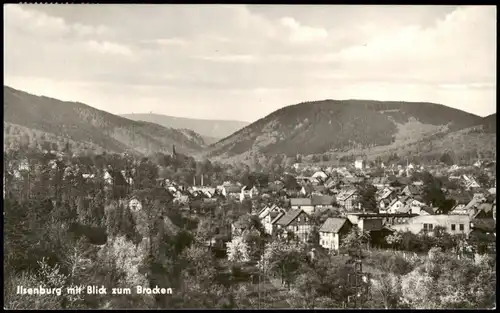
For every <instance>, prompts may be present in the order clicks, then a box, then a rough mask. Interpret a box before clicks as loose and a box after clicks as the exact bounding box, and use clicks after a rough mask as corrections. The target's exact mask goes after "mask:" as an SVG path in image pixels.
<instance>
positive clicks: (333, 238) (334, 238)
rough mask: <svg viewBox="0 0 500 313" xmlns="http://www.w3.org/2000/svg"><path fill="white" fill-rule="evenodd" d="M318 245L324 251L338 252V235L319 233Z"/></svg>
mask: <svg viewBox="0 0 500 313" xmlns="http://www.w3.org/2000/svg"><path fill="white" fill-rule="evenodd" d="M319 244H320V246H322V247H323V248H325V249H328V250H334V251H338V250H339V247H340V236H339V234H338V233H335V234H334V233H329V232H320V233H319Z"/></svg>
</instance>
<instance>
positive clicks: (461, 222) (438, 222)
mask: <svg viewBox="0 0 500 313" xmlns="http://www.w3.org/2000/svg"><path fill="white" fill-rule="evenodd" d="M436 226H441V227H444V228H445V230H446V232H447V233H449V234H465V235H467V236H468V235H469V233H470V217H469V216H468V215H444V214H440V215H420V216H416V217H413V218H411V219H410V220H409V223H408V224H403V225H393V226H392V227H393V228H395V229H397V230H401V231H405V230H408V231H410V232H412V233H414V234H418V233H420V232H421V231H422V230H427V231H429V232H432V230H433V229H434V228H435V227H436Z"/></svg>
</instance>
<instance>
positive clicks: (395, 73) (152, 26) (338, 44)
mask: <svg viewBox="0 0 500 313" xmlns="http://www.w3.org/2000/svg"><path fill="white" fill-rule="evenodd" d="M4 12H5V13H4V49H5V50H4V71H5V72H4V76H5V84H6V85H8V86H11V87H13V88H16V89H21V90H24V91H28V92H30V93H34V94H38V95H45V96H50V97H54V98H58V99H61V100H68V101H79V102H83V103H85V104H88V105H91V106H93V107H96V108H98V109H101V110H105V111H108V112H111V113H114V114H122V113H147V112H153V113H157V114H166V115H173V116H182V117H192V118H206V119H228V120H229V119H231V120H242V121H249V122H252V121H255V120H257V119H259V118H262V117H264V116H266V115H267V114H269V113H271V112H273V111H275V110H277V109H279V108H281V107H284V106H287V105H291V104H296V103H299V102H302V101H313V100H323V99H337V100H342V99H372V100H400V101H428V102H436V103H441V104H444V105H447V106H450V107H455V108H458V109H460V110H464V111H468V112H472V113H474V114H477V115H480V116H486V115H489V114H492V113H495V112H496V37H497V36H496V7H495V6H460V7H456V6H382V5H379V6H367V5H365V6H354V5H351V6H336V5H329V6H326V5H324V6H320V5H310V6H308V5H300V6H298V5H297V6H293V5H288V6H286V5H122V4H120V5H19V4H6V5H4Z"/></svg>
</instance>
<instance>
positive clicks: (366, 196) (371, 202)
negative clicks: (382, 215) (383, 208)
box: [358, 183, 378, 213]
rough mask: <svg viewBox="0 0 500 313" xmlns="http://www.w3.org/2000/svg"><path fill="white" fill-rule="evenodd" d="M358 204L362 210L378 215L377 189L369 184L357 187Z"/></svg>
mask: <svg viewBox="0 0 500 313" xmlns="http://www.w3.org/2000/svg"><path fill="white" fill-rule="evenodd" d="M358 193H359V200H358V201H359V203H360V204H361V207H362V208H363V209H366V210H367V211H370V212H376V213H378V206H377V200H376V193H377V188H375V186H373V185H371V184H367V183H363V184H360V185H359V186H358Z"/></svg>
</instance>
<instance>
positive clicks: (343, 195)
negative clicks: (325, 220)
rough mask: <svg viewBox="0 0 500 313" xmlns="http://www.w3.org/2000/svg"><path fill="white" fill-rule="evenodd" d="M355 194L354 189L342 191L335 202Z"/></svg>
mask: <svg viewBox="0 0 500 313" xmlns="http://www.w3.org/2000/svg"><path fill="white" fill-rule="evenodd" d="M355 193H356V189H350V190H345V191H344V190H343V191H341V192H340V193H339V194H338V195H337V200H341V201H343V200H346V199H348V198H349V197H351V196H352V195H354V194H355Z"/></svg>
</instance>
